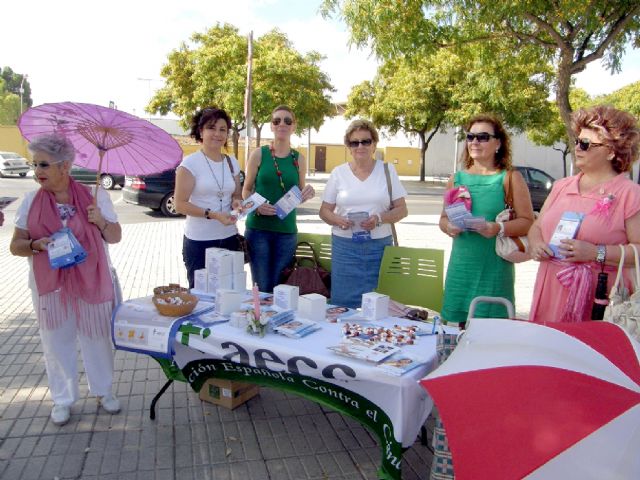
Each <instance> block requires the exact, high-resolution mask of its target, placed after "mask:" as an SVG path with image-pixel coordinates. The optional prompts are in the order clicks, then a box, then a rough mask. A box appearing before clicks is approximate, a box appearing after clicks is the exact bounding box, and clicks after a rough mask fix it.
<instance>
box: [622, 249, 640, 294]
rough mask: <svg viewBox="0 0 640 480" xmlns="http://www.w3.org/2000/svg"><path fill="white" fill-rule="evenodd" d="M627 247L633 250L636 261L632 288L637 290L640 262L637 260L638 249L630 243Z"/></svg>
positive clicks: (639, 279)
mask: <svg viewBox="0 0 640 480" xmlns="http://www.w3.org/2000/svg"><path fill="white" fill-rule="evenodd" d="M629 245H630V246H631V248H632V249H633V254H634V256H635V259H636V278H635V280H636V284H635V285H634V286H633V288H634V289H636V290H637V289H638V288H640V260H639V259H638V249H637V248H636V246H635V245H634V244H633V243H630V244H629ZM623 248H624V247H623Z"/></svg>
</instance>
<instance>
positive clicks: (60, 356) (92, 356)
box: [33, 293, 113, 406]
mask: <svg viewBox="0 0 640 480" xmlns="http://www.w3.org/2000/svg"><path fill="white" fill-rule="evenodd" d="M33 296H34V305H36V306H37V305H38V303H37V302H38V296H37V294H36V293H34V295H33ZM36 311H38V309H37V308H36ZM65 317H66V318H65V319H64V320H63V322H62V325H61V326H60V327H58V328H55V329H45V328H42V327H41V328H40V339H41V340H42V349H43V351H44V362H45V367H46V370H47V378H48V379H49V391H50V393H51V398H52V400H53V403H54V404H55V405H65V406H71V405H72V404H73V403H74V402H75V401H76V400H78V398H79V396H80V392H79V388H78V347H77V345H76V339H78V341H79V342H80V351H81V352H82V361H83V363H84V369H85V372H86V374H87V381H88V384H89V390H90V392H91V394H93V395H96V396H103V395H108V394H109V393H111V388H112V383H113V346H112V343H111V337H110V336H103V337H93V338H92V337H88V336H85V335H83V334H82V333H81V332H80V331H79V330H78V328H77V326H76V318H75V317H76V316H75V313H74V311H73V308H71V306H68V308H67V314H66V315H65Z"/></svg>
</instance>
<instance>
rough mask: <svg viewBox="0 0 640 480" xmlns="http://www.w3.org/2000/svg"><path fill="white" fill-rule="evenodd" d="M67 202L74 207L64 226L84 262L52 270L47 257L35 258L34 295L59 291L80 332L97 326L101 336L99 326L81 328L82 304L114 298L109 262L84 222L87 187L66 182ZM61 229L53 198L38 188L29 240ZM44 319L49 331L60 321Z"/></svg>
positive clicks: (93, 229)
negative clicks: (83, 254)
mask: <svg viewBox="0 0 640 480" xmlns="http://www.w3.org/2000/svg"><path fill="white" fill-rule="evenodd" d="M69 200H70V204H71V205H73V206H75V208H76V214H75V215H74V216H73V217H71V218H70V219H69V220H68V221H67V227H69V228H70V229H71V231H72V232H73V234H74V235H75V236H76V238H77V239H78V241H79V242H80V244H81V245H82V247H83V248H84V249H85V250H86V251H87V259H86V260H85V261H84V262H83V263H81V264H79V265H75V266H73V267H70V268H65V269H55V270H54V269H52V268H51V266H50V265H49V257H48V255H46V253H41V254H39V255H35V256H34V257H33V271H34V275H35V280H36V286H37V290H38V295H39V296H40V298H41V299H43V300H44V297H49V295H48V294H50V293H52V292H57V291H59V292H60V300H61V302H62V304H63V305H66V304H67V302H70V303H71V305H72V306H73V309H74V311H75V313H76V316H77V317H78V322H79V324H80V326H81V329H82V330H83V331H85V332H91V331H94V330H95V328H96V327H97V332H96V333H104V332H103V330H104V327H103V326H96V325H94V326H93V327H92V326H86V327H87V328H82V323H84V322H86V321H88V320H87V318H86V316H87V313H88V312H87V311H86V310H87V307H89V305H83V303H86V304H90V305H96V306H98V305H99V304H104V303H105V302H111V301H113V298H114V291H113V283H112V280H111V273H110V271H109V262H108V260H107V255H106V252H105V249H104V244H103V241H102V236H101V235H100V232H99V230H98V228H97V227H96V226H95V225H93V224H91V223H89V221H88V220H87V207H88V206H89V205H91V202H92V197H91V194H90V193H89V190H88V189H87V188H85V187H83V186H82V185H80V184H78V183H77V182H75V181H74V180H73V179H69ZM62 227H63V224H62V220H61V219H60V215H59V213H58V207H57V205H56V200H55V196H54V195H53V193H51V192H48V191H46V190H43V189H40V190H39V191H38V192H37V193H36V195H35V197H34V199H33V203H32V204H31V208H30V209H29V216H28V218H27V229H28V231H29V235H30V237H31V238H34V239H39V238H42V237H49V236H51V235H52V234H53V233H54V232H57V231H58V230H60V229H61V228H62ZM78 300H81V301H78ZM51 313H53V312H51ZM99 316H102V315H99ZM47 317H48V318H47V319H46V321H45V324H46V325H47V327H50V328H55V327H56V326H57V324H58V323H59V322H60V321H61V319H60V318H57V319H56V318H53V317H58V315H47ZM89 317H93V315H89Z"/></svg>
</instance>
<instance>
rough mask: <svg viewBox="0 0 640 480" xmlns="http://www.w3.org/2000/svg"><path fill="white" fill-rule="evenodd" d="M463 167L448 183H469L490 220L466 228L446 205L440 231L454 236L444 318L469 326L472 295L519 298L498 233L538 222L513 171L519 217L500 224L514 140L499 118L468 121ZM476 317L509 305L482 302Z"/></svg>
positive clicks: (478, 212)
mask: <svg viewBox="0 0 640 480" xmlns="http://www.w3.org/2000/svg"><path fill="white" fill-rule="evenodd" d="M465 131H466V132H467V134H466V148H465V149H464V151H463V153H462V158H461V163H462V164H463V166H464V170H462V171H460V172H456V174H455V175H454V176H453V177H452V178H450V179H449V183H448V184H447V188H448V189H450V188H454V187H459V186H461V185H464V186H466V187H467V189H468V190H469V192H470V194H471V213H472V214H473V215H474V216H476V217H484V218H485V219H486V220H487V221H486V223H484V224H483V225H482V226H481V227H480V228H478V229H477V230H475V231H463V230H461V229H459V228H458V227H456V226H455V225H453V224H452V223H451V222H449V219H448V218H447V215H446V213H445V211H444V209H443V210H442V214H441V215H440V230H442V231H443V232H444V233H446V234H447V235H449V236H450V237H451V238H453V248H452V249H451V258H450V259H449V267H448V269H447V279H446V281H445V292H444V305H443V307H442V312H441V313H442V319H443V320H446V321H448V322H454V323H459V324H460V326H461V327H464V324H465V322H466V321H467V315H468V313H469V305H470V303H471V300H473V299H474V298H475V297H477V296H481V295H482V296H490V297H504V298H506V299H508V300H510V301H511V302H512V303H514V289H513V284H514V280H515V274H514V267H513V263H510V262H508V261H506V260H504V259H502V258H501V257H499V256H498V255H497V254H496V237H497V236H499V235H507V236H521V235H526V234H527V232H528V231H529V227H531V224H532V223H533V207H532V206H531V197H530V195H529V189H528V188H527V184H526V183H525V181H524V178H522V175H521V174H520V172H518V171H517V170H514V171H513V172H512V174H511V181H512V182H513V186H512V191H513V208H514V209H515V211H516V218H515V219H513V220H510V221H508V222H500V223H496V222H495V221H494V220H495V218H496V215H497V214H498V213H500V211H502V210H503V209H504V205H505V201H504V196H505V194H504V192H505V188H504V180H505V176H506V175H505V174H506V172H507V171H509V170H510V169H511V142H510V140H509V137H508V135H507V132H506V131H505V129H504V127H503V126H502V123H501V122H500V120H499V119H498V118H496V117H494V116H492V115H478V116H476V117H474V118H472V119H471V121H470V122H469V123H468V124H467V126H466V128H465ZM474 316H477V317H485V318H487V317H488V318H504V317H506V311H505V309H504V307H502V306H500V305H494V304H482V305H479V307H478V309H477V310H476V312H475V315H474Z"/></svg>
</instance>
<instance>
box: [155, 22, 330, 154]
mask: <svg viewBox="0 0 640 480" xmlns="http://www.w3.org/2000/svg"><path fill="white" fill-rule="evenodd" d="M191 41H192V44H193V45H192V46H189V45H187V44H186V43H182V44H181V45H180V47H179V48H178V49H176V50H173V51H172V52H171V53H170V54H169V56H168V62H167V64H166V65H164V67H163V68H162V71H161V75H162V76H163V77H164V78H165V79H166V84H165V86H164V87H163V88H161V89H160V90H158V92H157V93H156V94H155V95H154V97H153V98H152V99H151V102H150V103H149V105H148V107H147V111H148V112H150V113H156V112H159V113H161V114H166V113H168V112H174V113H175V114H177V115H179V116H181V117H182V124H183V125H184V126H185V127H186V126H187V125H188V124H189V121H190V119H191V117H192V115H193V114H194V112H195V111H196V110H197V109H198V108H203V107H206V106H208V105H216V106H219V107H220V108H224V109H225V110H226V111H227V113H229V115H230V116H231V119H232V140H233V146H234V152H235V155H236V156H237V155H238V139H239V132H240V131H241V130H243V129H244V128H245V127H246V124H245V122H246V119H245V117H244V94H245V85H246V78H247V39H246V37H244V36H241V35H240V34H239V33H238V29H237V28H236V27H234V26H232V25H229V24H224V25H216V26H215V27H212V28H210V29H209V30H208V31H207V32H205V33H203V34H200V33H196V34H194V35H193V36H192V37H191ZM320 60H322V57H321V56H320V54H318V53H316V52H309V53H307V54H305V55H302V54H300V53H299V52H297V51H296V50H295V49H294V48H293V46H292V44H291V42H290V41H289V40H288V38H287V36H286V35H285V34H283V33H281V32H279V31H278V30H277V29H274V30H272V31H270V32H268V33H266V34H265V35H263V36H262V37H260V38H259V39H257V40H256V41H255V44H254V52H253V71H252V75H253V98H252V107H253V108H252V122H253V125H254V127H255V128H256V131H257V132H258V138H257V139H256V140H257V143H256V144H257V145H259V141H260V137H259V135H260V133H261V129H262V126H263V124H264V123H267V122H270V120H271V111H272V110H273V108H274V107H276V106H277V105H279V104H287V105H289V106H290V107H291V108H292V110H293V111H294V112H295V113H296V117H297V119H298V128H299V130H302V129H305V128H315V129H318V128H320V126H321V125H322V123H323V122H324V118H325V116H327V115H330V114H331V112H332V107H331V101H330V98H329V96H328V94H329V93H330V92H332V91H333V87H332V86H331V84H330V82H329V78H328V77H327V75H326V74H324V73H323V72H322V71H321V70H320V67H319V66H318V64H319V62H320Z"/></svg>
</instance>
